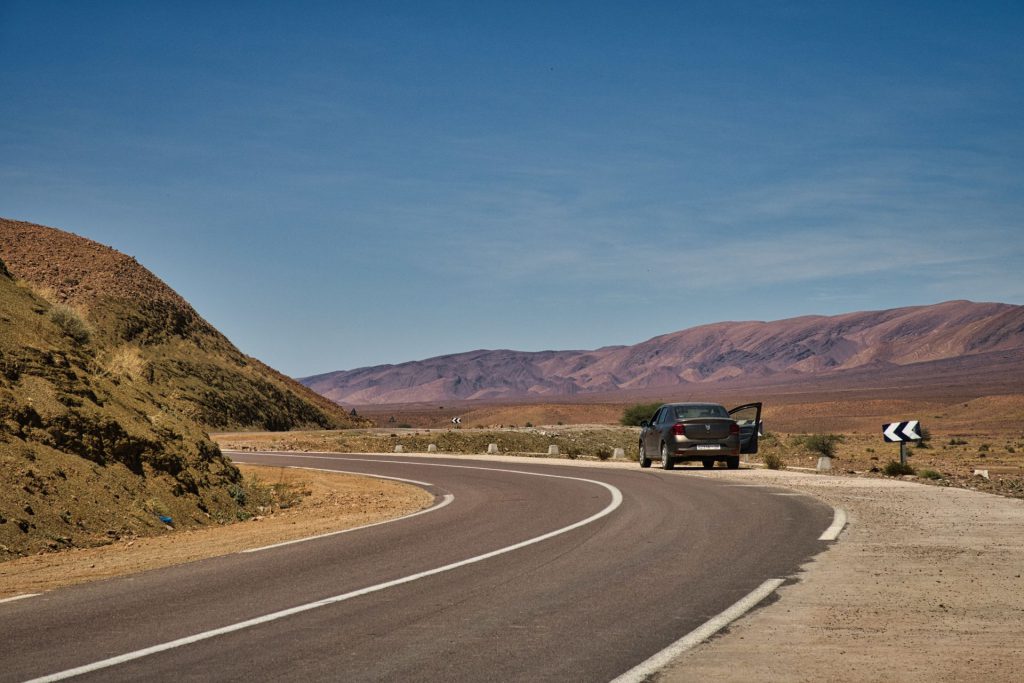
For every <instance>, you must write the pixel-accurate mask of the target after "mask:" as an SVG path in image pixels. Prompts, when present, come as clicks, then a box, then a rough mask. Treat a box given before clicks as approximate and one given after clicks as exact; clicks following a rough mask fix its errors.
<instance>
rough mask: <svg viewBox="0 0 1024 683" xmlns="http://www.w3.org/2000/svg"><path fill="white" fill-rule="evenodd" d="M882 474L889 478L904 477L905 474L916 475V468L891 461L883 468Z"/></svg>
mask: <svg viewBox="0 0 1024 683" xmlns="http://www.w3.org/2000/svg"><path fill="white" fill-rule="evenodd" d="M882 474H884V475H885V476H887V477H902V476H903V475H905V474H914V468H913V467H911V466H910V465H909V464H907V465H905V464H903V463H901V462H899V461H896V460H890V461H889V462H887V463H885V467H883V468H882Z"/></svg>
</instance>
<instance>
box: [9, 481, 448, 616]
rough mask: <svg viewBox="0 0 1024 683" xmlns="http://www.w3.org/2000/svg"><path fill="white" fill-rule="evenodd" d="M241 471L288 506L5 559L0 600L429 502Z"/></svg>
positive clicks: (400, 492)
mask: <svg viewBox="0 0 1024 683" xmlns="http://www.w3.org/2000/svg"><path fill="white" fill-rule="evenodd" d="M239 469H241V470H242V473H243V474H244V475H245V477H246V480H247V481H248V483H249V489H250V490H252V489H259V488H267V487H274V488H276V489H278V491H279V492H280V493H279V495H278V497H277V500H278V501H279V503H280V501H290V504H288V505H287V506H286V507H285V509H281V505H280V504H278V505H276V506H273V507H268V508H267V509H266V511H265V512H264V513H263V514H257V515H256V516H254V517H252V518H250V519H249V520H248V521H246V522H236V523H234V524H229V525H225V526H216V527H205V528H200V529H188V530H178V531H175V530H173V529H171V528H169V527H168V528H166V529H165V531H164V533H163V534H162V535H158V536H147V537H135V536H125V537H122V538H120V539H117V540H114V539H113V538H112V539H111V541H110V544H109V545H106V546H103V547H95V548H74V549H70V550H65V551H63V552H60V553H40V554H38V555H32V556H30V557H23V558H20V559H17V560H11V561H9V562H3V563H0V600H2V599H4V598H8V597H11V596H14V595H21V594H25V593H39V592H42V591H46V590H52V589H54V588H58V587H60V586H68V585H72V584H77V583H84V582H86V581H97V580H100V579H106V578H110V577H114V576H124V575H127V574H134V573H136V572H141V571H146V570H148V569H156V568H159V567H167V566H171V565H175V564H182V563H184V562H192V561H194V560H200V559H204V558H207V557H215V556H218V555H226V554H228V553H233V552H238V551H239V550H243V549H245V548H256V547H259V546H262V545H269V544H271V543H277V542H280V541H285V540H290V539H293V538H303V537H306V536H312V535H315V534H320V533H325V532H329V531H337V530H340V529H348V528H352V527H356V526H361V525H364V524H372V523H373V522H379V521H381V520H384V519H388V518H391V517H398V516H401V515H404V514H409V513H411V512H415V511H416V510H420V509H422V508H424V507H427V506H429V505H430V504H431V503H432V502H433V497H432V496H431V495H430V494H428V493H427V492H425V491H423V490H422V489H419V488H417V487H414V486H410V485H408V484H402V483H399V482H393V481H386V480H382V479H371V478H369V477H356V476H352V475H346V474H330V473H326V472H316V471H312V470H296V469H285V468H278V467H255V466H250V465H239ZM257 511H258V512H259V510H257Z"/></svg>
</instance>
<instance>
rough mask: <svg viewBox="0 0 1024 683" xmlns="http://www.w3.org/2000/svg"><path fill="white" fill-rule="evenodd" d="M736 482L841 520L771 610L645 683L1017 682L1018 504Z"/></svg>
mask: <svg viewBox="0 0 1024 683" xmlns="http://www.w3.org/2000/svg"><path fill="white" fill-rule="evenodd" d="M734 475H735V473H721V472H714V473H712V474H711V476H715V477H729V478H732V477H733V476H734ZM742 477H743V479H744V480H746V482H747V483H764V484H766V485H772V486H783V487H786V488H788V489H792V490H795V491H800V492H804V493H807V494H810V495H813V496H817V497H818V498H820V499H822V500H824V501H826V502H828V503H829V504H831V505H833V506H835V507H841V508H843V509H844V510H845V511H846V512H847V515H848V518H849V521H848V525H847V527H846V529H845V531H844V532H843V533H842V535H841V536H840V538H839V541H838V542H836V543H834V544H833V545H832V546H831V548H830V549H829V550H827V551H826V552H824V553H822V554H820V555H818V556H817V557H816V558H815V559H814V560H813V561H812V562H810V563H809V564H808V565H806V566H805V567H804V571H803V572H802V573H801V574H800V576H799V577H798V580H797V581H796V582H794V583H792V584H790V585H786V586H783V587H782V588H781V589H779V591H778V597H779V600H778V601H777V602H775V603H774V604H772V605H770V606H768V607H765V608H762V609H759V610H756V611H754V612H752V613H750V614H748V615H747V616H746V617H744V618H742V619H740V620H739V621H737V622H735V623H734V624H732V625H731V626H730V627H729V629H728V631H727V632H726V633H725V634H723V635H720V636H719V637H717V638H715V639H713V640H712V641H711V642H709V643H705V644H704V645H702V646H700V647H698V648H695V649H694V650H691V651H690V652H689V653H687V654H685V655H683V656H682V657H680V658H679V659H678V660H676V662H675V663H674V664H673V665H672V666H671V667H669V668H668V669H667V670H665V671H663V672H661V674H660V675H659V676H658V677H657V679H656V680H658V681H672V682H675V681H693V680H716V681H752V680H757V681H815V682H817V681H822V680H828V681H858V682H860V681H929V682H930V681H1020V680H1022V679H1024V579H1022V574H1024V500H1020V499H1010V498H1003V497H999V496H994V495H990V494H986V493H979V492H976V491H967V490H964V489H957V488H951V487H950V488H945V487H936V486H925V485H921V484H915V483H910V482H904V481H898V480H879V479H863V478H856V477H843V476H823V475H803V474H798V473H793V472H773V471H769V470H746V471H743V472H742ZM710 616H711V615H709V617H710Z"/></svg>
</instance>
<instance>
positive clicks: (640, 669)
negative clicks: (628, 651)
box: [611, 579, 785, 683]
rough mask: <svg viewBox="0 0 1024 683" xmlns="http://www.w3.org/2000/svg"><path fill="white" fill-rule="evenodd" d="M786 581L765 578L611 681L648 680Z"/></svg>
mask: <svg viewBox="0 0 1024 683" xmlns="http://www.w3.org/2000/svg"><path fill="white" fill-rule="evenodd" d="M783 583H785V580H784V579H769V580H768V581H765V582H764V583H762V584H761V585H760V586H758V587H757V588H755V589H754V590H753V591H752V592H750V593H748V594H747V596H746V597H744V598H742V599H741V600H740V601H739V602H737V603H735V604H734V605H733V606H732V607H730V608H728V609H727V610H725V611H724V612H722V613H720V614H718V615H717V616H715V617H712V618H711V619H709V620H708V621H706V622H704V623H703V624H702V625H701V626H698V627H697V628H695V629H694V630H692V631H690V632H689V633H687V634H686V635H685V636H683V637H682V638H680V639H679V640H677V641H676V642H674V643H672V644H671V645H669V646H668V647H666V648H665V649H664V650H662V651H661V652H659V653H657V654H655V655H654V656H652V657H650V658H649V659H646V660H644V661H643V662H641V663H639V664H637V665H636V666H634V667H633V668H632V669H630V670H629V671H627V672H626V673H624V674H622V675H621V676H619V677H618V678H616V679H615V680H613V681H612V682H611V683H641V682H642V681H645V680H647V678H648V677H649V676H651V674H653V673H655V672H656V671H658V670H660V669H662V668H664V667H665V666H666V665H668V664H669V663H670V662H671V661H672V660H674V659H675V658H676V657H678V656H679V655H681V654H683V653H684V652H686V651H687V650H691V649H693V648H694V647H696V646H698V645H700V644H701V643H703V642H704V641H705V640H707V639H708V638H710V637H711V636H713V635H715V634H716V633H718V632H719V631H720V630H722V629H723V628H725V627H726V626H728V625H729V624H730V623H732V622H734V621H736V620H737V619H739V618H740V617H742V616H743V615H744V614H746V613H747V612H749V611H750V610H751V609H753V608H754V607H755V606H756V605H757V604H758V603H759V602H761V601H762V600H764V599H765V598H767V597H768V596H769V595H771V594H772V593H773V592H775V590H776V589H777V588H778V587H779V586H781V585H782V584H783Z"/></svg>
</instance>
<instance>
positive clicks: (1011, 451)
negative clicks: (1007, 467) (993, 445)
mask: <svg viewBox="0 0 1024 683" xmlns="http://www.w3.org/2000/svg"><path fill="white" fill-rule="evenodd" d="M1006 452H1007V453H1016V452H1017V450H1016V449H1015V448H1014V447H1013V446H1007V447H1006Z"/></svg>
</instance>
